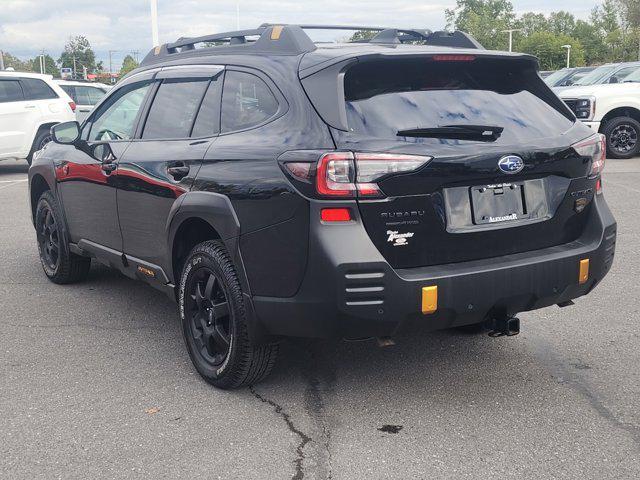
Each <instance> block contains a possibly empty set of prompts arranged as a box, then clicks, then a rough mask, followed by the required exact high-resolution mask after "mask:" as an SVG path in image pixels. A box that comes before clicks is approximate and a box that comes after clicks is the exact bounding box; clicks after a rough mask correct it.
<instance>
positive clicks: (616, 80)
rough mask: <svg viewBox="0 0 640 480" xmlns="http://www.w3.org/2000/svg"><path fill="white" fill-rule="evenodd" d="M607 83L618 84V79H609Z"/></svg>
mask: <svg viewBox="0 0 640 480" xmlns="http://www.w3.org/2000/svg"><path fill="white" fill-rule="evenodd" d="M609 83H618V77H611V78H610V79H609Z"/></svg>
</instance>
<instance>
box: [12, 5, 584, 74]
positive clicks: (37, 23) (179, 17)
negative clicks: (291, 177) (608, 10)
mask: <svg viewBox="0 0 640 480" xmlns="http://www.w3.org/2000/svg"><path fill="white" fill-rule="evenodd" d="M596 3H597V2H596V0H586V1H584V0H564V1H563V2H562V5H559V4H558V3H557V2H556V1H554V0H537V1H533V0H523V1H518V0H516V1H513V4H514V8H515V9H516V10H517V11H519V12H522V11H530V10H536V11H543V12H549V11H553V10H557V9H559V8H561V9H563V10H568V11H571V12H572V13H575V14H576V15H578V16H581V17H585V16H587V15H588V13H589V11H590V10H591V8H592V7H593V5H595V4H596ZM239 4H240V21H241V27H242V28H252V27H256V26H258V25H260V24H261V23H263V22H269V23H275V22H284V23H325V24H352V25H353V24H367V25H393V26H399V27H405V28H410V27H414V28H429V29H440V28H443V27H444V24H445V19H444V11H445V9H446V8H451V7H453V6H455V0H438V1H435V2H433V1H432V2H429V1H424V0H369V1H364V0H352V1H345V0H297V1H293V0H239ZM158 10H159V24H160V25H159V29H160V40H161V41H162V42H170V41H174V40H176V39H177V38H179V37H181V36H198V35H205V34H208V33H213V32H219V31H227V30H234V29H235V28H236V1H235V0H183V1H177V0H158ZM150 30H151V28H150V25H149V1H148V0H0V48H1V49H3V50H6V51H9V52H11V53H13V54H16V55H20V56H23V57H28V56H33V55H35V54H36V53H37V52H39V51H40V50H41V49H45V50H46V51H47V52H48V53H49V54H51V55H52V56H53V57H54V58H58V56H59V54H60V52H61V51H62V49H63V48H64V44H65V43H66V41H67V39H68V38H69V36H72V35H85V36H86V37H87V38H88V39H89V41H90V42H91V44H92V46H93V47H94V50H96V53H97V55H98V57H99V58H100V59H102V60H105V59H107V58H108V54H107V51H108V50H117V51H118V53H116V54H115V56H114V58H116V60H115V62H116V63H117V64H119V62H120V61H121V59H122V57H123V56H124V55H126V54H127V53H129V52H130V51H133V50H138V51H139V52H140V54H141V56H144V55H145V54H146V52H147V51H148V50H149V49H150V48H151V32H150ZM105 63H106V62H105ZM117 67H118V65H116V68H117Z"/></svg>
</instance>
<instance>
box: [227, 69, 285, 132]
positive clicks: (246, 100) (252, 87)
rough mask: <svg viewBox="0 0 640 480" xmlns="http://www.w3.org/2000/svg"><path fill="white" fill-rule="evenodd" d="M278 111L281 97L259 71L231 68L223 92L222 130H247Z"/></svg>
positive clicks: (263, 121)
mask: <svg viewBox="0 0 640 480" xmlns="http://www.w3.org/2000/svg"><path fill="white" fill-rule="evenodd" d="M277 112H278V100H277V99H276V97H275V96H274V95H273V92H271V89H270V88H269V87H268V86H267V84H266V83H264V82H263V81H262V80H261V79H260V78H259V77H257V76H256V75H252V74H250V73H246V72H236V71H229V72H227V73H226V75H225V79H224V91H223V93H222V132H223V133H226V132H232V131H237V130H245V129H247V128H251V127H255V126H258V125H260V124H263V123H265V122H266V121H267V120H269V119H270V118H271V117H273V116H274V115H275V114H276V113H277Z"/></svg>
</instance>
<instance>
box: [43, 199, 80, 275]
mask: <svg viewBox="0 0 640 480" xmlns="http://www.w3.org/2000/svg"><path fill="white" fill-rule="evenodd" d="M35 225H36V237H37V239H38V253H39V255H40V263H41V264H42V269H43V270H44V273H45V274H46V275H47V277H49V280H51V281H52V282H54V283H59V284H68V283H76V282H80V281H82V280H84V279H86V278H87V274H88V273H89V269H90V268H91V259H90V258H88V257H82V256H80V255H76V254H75V253H72V252H70V251H69V239H68V235H67V229H66V228H65V225H64V217H63V215H62V211H61V209H60V205H59V204H58V201H57V200H56V198H55V196H54V195H53V194H52V193H51V191H49V190H47V191H46V192H44V193H43V194H42V195H41V196H40V199H39V200H38V205H37V207H36V216H35Z"/></svg>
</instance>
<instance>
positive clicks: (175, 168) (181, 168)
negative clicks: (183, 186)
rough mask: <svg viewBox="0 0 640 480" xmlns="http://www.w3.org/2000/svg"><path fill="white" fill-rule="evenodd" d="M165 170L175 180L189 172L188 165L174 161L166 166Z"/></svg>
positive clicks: (180, 178)
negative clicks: (174, 162) (173, 163)
mask: <svg viewBox="0 0 640 480" xmlns="http://www.w3.org/2000/svg"><path fill="white" fill-rule="evenodd" d="M167 172H169V175H171V176H172V177H173V178H174V179H176V180H182V179H183V178H184V177H186V176H187V175H188V174H189V166H188V165H185V164H184V163H176V164H175V165H171V166H170V167H168V168H167Z"/></svg>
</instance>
